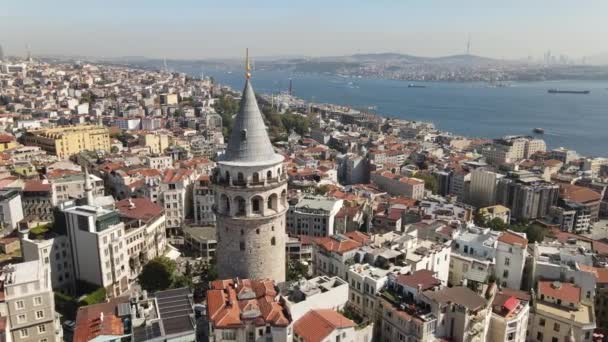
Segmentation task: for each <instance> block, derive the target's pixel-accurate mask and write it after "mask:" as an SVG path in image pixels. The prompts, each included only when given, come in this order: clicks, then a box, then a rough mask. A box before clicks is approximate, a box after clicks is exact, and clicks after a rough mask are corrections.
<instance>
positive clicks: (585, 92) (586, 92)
mask: <svg viewBox="0 0 608 342" xmlns="http://www.w3.org/2000/svg"><path fill="white" fill-rule="evenodd" d="M547 92H548V93H549V94H589V93H591V91H590V90H559V89H549V90H547Z"/></svg>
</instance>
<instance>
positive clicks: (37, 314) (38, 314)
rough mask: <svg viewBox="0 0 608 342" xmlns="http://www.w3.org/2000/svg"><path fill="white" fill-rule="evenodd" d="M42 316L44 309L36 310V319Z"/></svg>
mask: <svg viewBox="0 0 608 342" xmlns="http://www.w3.org/2000/svg"><path fill="white" fill-rule="evenodd" d="M43 318H44V311H42V310H38V311H36V319H43Z"/></svg>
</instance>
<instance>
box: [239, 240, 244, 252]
mask: <svg viewBox="0 0 608 342" xmlns="http://www.w3.org/2000/svg"><path fill="white" fill-rule="evenodd" d="M239 248H240V249H241V250H242V251H244V250H245V241H241V242H240V243H239Z"/></svg>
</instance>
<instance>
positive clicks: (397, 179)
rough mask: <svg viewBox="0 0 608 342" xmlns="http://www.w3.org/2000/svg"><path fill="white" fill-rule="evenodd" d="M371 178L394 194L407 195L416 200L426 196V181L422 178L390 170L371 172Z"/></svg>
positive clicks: (384, 189)
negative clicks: (397, 173)
mask: <svg viewBox="0 0 608 342" xmlns="http://www.w3.org/2000/svg"><path fill="white" fill-rule="evenodd" d="M370 180H371V181H372V182H373V183H374V184H376V185H377V186H378V187H379V188H380V189H381V190H382V191H386V192H388V193H389V194H391V195H394V196H405V197H409V198H413V199H416V200H418V199H422V198H423V197H424V181H423V180H421V179H417V178H409V177H402V176H399V175H396V174H394V173H391V172H389V171H384V172H381V171H376V172H372V173H371V174H370Z"/></svg>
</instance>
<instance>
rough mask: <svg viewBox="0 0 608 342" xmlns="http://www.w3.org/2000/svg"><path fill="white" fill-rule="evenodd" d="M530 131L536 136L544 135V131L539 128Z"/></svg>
mask: <svg viewBox="0 0 608 342" xmlns="http://www.w3.org/2000/svg"><path fill="white" fill-rule="evenodd" d="M532 131H533V132H534V133H536V134H544V133H545V129H544V128H540V127H536V128H534V129H532Z"/></svg>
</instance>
